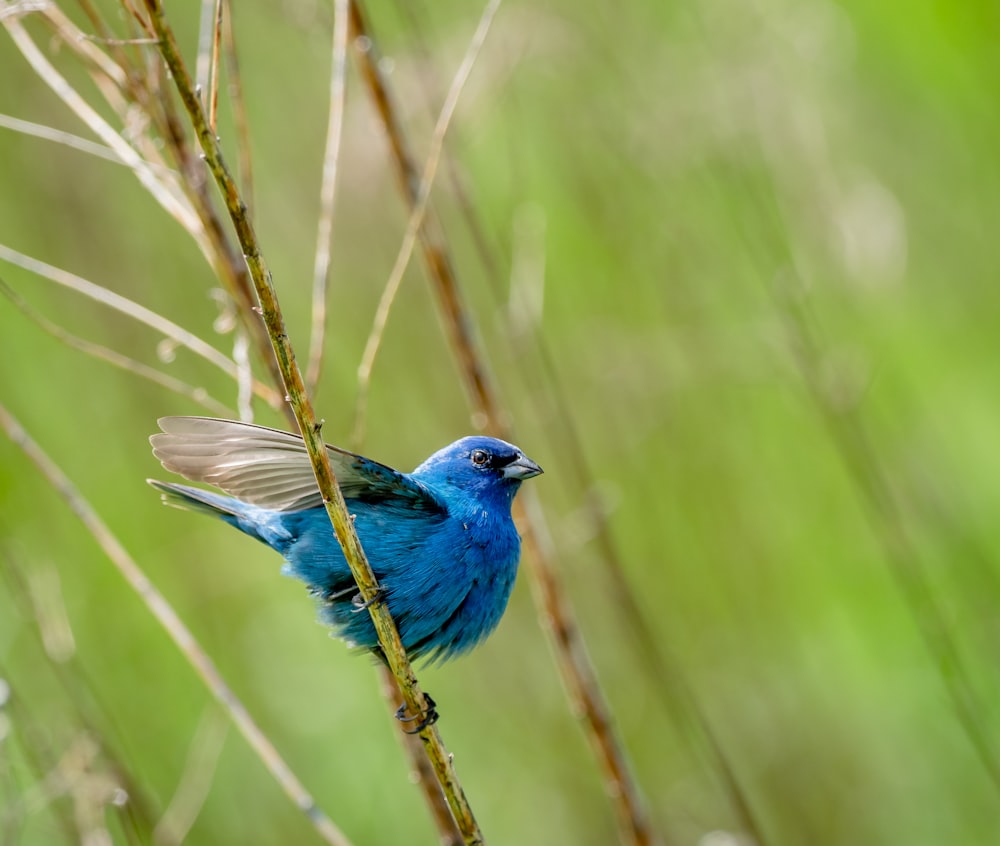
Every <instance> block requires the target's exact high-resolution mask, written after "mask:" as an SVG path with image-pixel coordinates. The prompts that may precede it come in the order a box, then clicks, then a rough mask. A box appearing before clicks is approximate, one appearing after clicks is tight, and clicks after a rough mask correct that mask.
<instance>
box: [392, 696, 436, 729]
mask: <svg viewBox="0 0 1000 846" xmlns="http://www.w3.org/2000/svg"><path fill="white" fill-rule="evenodd" d="M424 701H425V702H426V703H427V710H426V711H423V712H422V713H420V714H414V715H413V716H410V717H408V716H407V715H406V703H405V702H404V703H403V704H402V705H400V706H399V708H398V709H397V710H396V719H397V720H399V721H400V722H401V723H412V722H415V721H417V720H419V721H420V722H419V723H417V725H415V726H414V727H413V728H405V729H403V733H404V734H420V732H422V731H423V730H424V729H425V728H427V727H428V726H432V725H434V723H436V722H437V721H438V718H439V717H440V716H441V715H440V714H439V713H438V712H437V703H436V702H435V701H434V700H433V699H432V698H431V697H430V695H429V694H427V693H425V694H424Z"/></svg>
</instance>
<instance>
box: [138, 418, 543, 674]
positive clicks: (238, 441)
mask: <svg viewBox="0 0 1000 846" xmlns="http://www.w3.org/2000/svg"><path fill="white" fill-rule="evenodd" d="M159 422H160V427H161V429H162V430H163V432H162V433H160V434H156V435H153V436H152V437H151V438H150V441H151V443H152V445H153V453H154V454H155V455H156V457H157V458H159V459H160V461H161V462H162V463H163V466H164V467H165V468H167V469H168V470H171V471H173V472H176V473H179V474H180V475H182V476H184V477H186V478H188V479H191V480H194V481H199V482H207V483H209V484H212V485H215V486H216V487H218V488H221V489H222V490H224V491H226V492H227V493H228V494H232V496H224V495H221V494H217V493H214V492H211V491H206V490H202V489H200V488H193V487H189V486H187V485H177V484H171V483H166V482H158V481H154V480H150V484H152V485H153V486H154V487H156V488H157V489H159V490H160V491H162V492H163V498H164V501H165V502H167V503H169V504H171V505H177V506H179V507H182V508H186V509H190V510H194V511H202V512H206V513H210V514H213V515H215V516H217V517H220V518H221V519H223V520H225V521H226V522H227V523H229V524H230V525H232V526H235V527H236V528H238V529H240V530H241V531H243V532H245V533H246V534H248V535H250V536H251V537H254V538H257V540H259V541H262V542H263V543H265V544H267V545H268V546H270V547H272V548H273V549H275V550H277V551H278V552H279V553H281V555H282V556H283V557H284V558H285V562H286V563H285V567H284V571H285V572H287V573H289V574H291V575H293V576H296V577H297V578H299V579H301V580H302V581H303V582H305V583H306V584H307V585H308V586H309V589H310V591H311V592H312V593H313V594H314V595H316V596H317V597H318V598H319V599H320V601H321V603H322V615H323V618H324V620H325V621H326V622H327V623H329V624H330V625H331V626H332V627H333V628H334V630H335V631H336V632H337V634H338V635H340V636H341V637H343V638H344V639H345V640H347V641H348V642H349V643H351V644H352V645H356V646H359V647H364V648H366V649H369V650H372V651H374V652H376V653H378V652H379V646H378V639H377V637H376V635H375V629H374V626H373V625H372V622H371V619H370V617H369V615H368V614H367V613H358V610H359V609H358V604H357V599H359V597H358V591H357V586H356V585H355V582H354V578H353V577H352V575H351V572H350V569H349V568H348V566H347V562H346V561H345V560H344V556H343V553H342V552H341V549H340V546H339V545H338V543H337V541H336V538H335V537H334V535H333V530H332V528H331V526H330V521H329V518H328V517H327V514H326V510H325V509H324V507H323V503H322V499H321V497H320V494H319V490H318V488H317V487H316V482H315V479H314V477H313V473H312V466H311V464H310V462H309V457H308V455H307V453H306V451H305V446H304V445H303V443H302V440H301V438H300V437H299V436H298V435H292V434H289V433H287V432H280V431H278V430H275V429H268V428H266V427H263V426H254V425H251V424H247V423H239V422H236V421H230V420H215V419H211V418H203V417H165V418H163V419H162V420H160V421H159ZM327 449H328V451H329V455H330V460H331V463H332V465H333V469H334V472H335V473H336V474H337V479H338V482H339V483H340V486H341V489H342V490H343V492H344V497H345V499H346V500H347V505H348V509H349V510H350V512H351V514H353V515H354V521H355V528H356V529H357V532H358V537H359V538H360V540H361V543H362V545H363V546H364V549H365V552H366V554H367V555H368V559H369V561H370V563H371V565H372V569H373V570H374V571H375V575H376V576H377V578H378V580H379V584H380V585H381V587H382V589H383V590H384V596H385V601H386V603H387V604H388V606H389V610H390V612H391V613H392V616H393V619H394V620H395V621H396V625H397V626H398V627H399V633H400V636H401V638H402V641H403V645H404V646H405V647H406V650H407V653H408V654H409V655H410V657H411V658H417V657H426V658H431V659H444V658H451V657H454V656H455V655H459V654H461V653H463V652H466V651H468V650H469V649H471V648H472V647H474V646H475V645H476V644H478V643H479V642H481V641H482V640H483V639H484V638H485V637H486V636H487V635H489V634H490V632H492V631H493V629H494V628H496V625H497V623H499V622H500V617H501V616H502V615H503V612H504V609H505V608H506V606H507V600H508V598H509V597H510V592H511V589H512V588H513V585H514V577H515V575H516V573H517V562H518V558H519V557H520V547H521V542H520V538H519V537H518V534H517V530H516V529H515V527H514V522H513V520H512V519H511V516H510V507H511V502H512V501H513V499H514V495H515V494H516V493H517V490H518V488H519V487H520V485H521V482H522V481H523V480H524V479H527V478H531V477H532V476H537V475H538V474H539V473H541V472H542V470H541V468H540V467H539V466H538V465H537V464H535V463H534V462H533V461H531V460H530V459H528V458H527V457H525V456H524V455H523V453H521V451H520V450H519V449H518V448H517V447H515V446H512V445H511V444H508V443H506V442H504V441H500V440H497V439H495V438H486V437H468V438H462V439H461V440H459V441H456V442H455V443H453V444H451V445H450V446H447V447H445V448H444V449H442V450H440V451H439V452H436V453H435V454H434V455H432V456H431V457H430V458H428V459H427V460H426V461H425V462H424V463H423V464H421V465H420V466H419V467H418V468H417V469H416V470H414V471H413V472H412V473H409V474H407V473H400V472H398V471H396V470H393V469H392V468H390V467H386V466H385V465H383V464H379V463H378V462H375V461H372V460H370V459H367V458H363V457H361V456H358V455H355V454H353V453H349V452H346V451H344V450H340V449H338V448H336V447H327Z"/></svg>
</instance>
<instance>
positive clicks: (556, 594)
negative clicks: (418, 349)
mask: <svg viewBox="0 0 1000 846" xmlns="http://www.w3.org/2000/svg"><path fill="white" fill-rule="evenodd" d="M351 24H352V27H353V32H354V35H355V37H356V41H355V43H358V44H363V45H364V46H365V48H366V49H359V50H357V51H356V54H357V57H358V61H359V65H360V68H361V72H362V77H363V79H364V81H365V84H366V85H367V87H368V90H369V96H370V97H371V99H372V101H373V103H374V104H375V106H376V108H377V110H378V113H379V117H380V119H381V121H382V123H383V125H384V127H385V130H386V134H387V136H388V140H389V144H390V147H391V149H392V154H393V160H394V163H395V165H396V173H397V177H398V182H399V185H400V187H401V190H402V192H403V197H404V200H405V202H406V203H407V205H408V206H409V208H410V209H411V214H412V210H413V209H415V208H416V206H417V203H418V201H419V194H418V189H417V186H418V184H419V181H418V175H417V171H416V168H415V167H414V164H413V162H414V159H413V157H412V155H411V154H410V152H409V149H408V145H407V143H406V139H405V135H404V133H403V130H402V125H401V123H400V121H399V117H398V110H397V109H396V107H395V105H394V102H393V98H392V95H391V92H390V90H389V88H388V83H387V81H386V79H385V78H384V76H383V74H382V72H381V69H380V67H379V64H378V57H377V54H376V51H375V49H374V40H373V38H372V35H371V32H370V30H369V28H368V25H367V22H366V21H365V18H364V13H363V12H362V9H361V6H360V3H359V2H358V0H352V3H351ZM361 39H363V40H361ZM418 236H419V237H418V241H419V243H420V246H421V250H422V253H423V256H424V260H425V262H426V264H427V267H428V271H429V275H430V278H431V281H432V282H433V284H434V289H435V293H436V294H437V299H438V308H439V310H440V312H441V314H442V317H443V319H444V323H445V325H446V327H447V329H448V332H449V341H450V343H451V346H452V350H453V352H454V354H455V357H456V359H457V361H458V364H459V368H460V371H461V373H462V375H463V378H464V381H465V384H466V389H467V391H468V392H469V395H470V398H471V400H472V404H473V407H474V409H475V411H476V413H477V415H478V416H480V417H481V418H482V419H483V420H485V421H486V427H487V429H488V430H489V431H490V432H492V433H494V434H496V435H499V436H501V437H502V436H505V435H508V429H509V427H508V425H507V423H506V420H507V415H506V414H504V413H503V412H502V410H501V407H500V404H499V401H498V399H497V397H496V394H495V393H494V391H493V388H492V384H491V379H490V374H489V370H488V367H487V365H486V362H485V359H484V358H483V356H482V355H481V354H480V353H479V351H478V347H477V345H476V343H475V339H474V337H473V325H474V324H473V321H472V318H471V315H470V314H469V313H468V311H467V309H466V308H465V306H464V304H463V302H462V298H461V294H460V290H459V286H458V281H457V278H456V275H455V272H454V267H453V264H452V261H451V258H450V256H449V253H448V250H447V247H446V245H445V243H444V240H443V238H442V237H441V235H440V227H439V225H438V224H437V221H436V219H435V216H434V215H433V213H432V211H431V210H428V211H427V212H426V213H425V214H424V219H423V222H422V224H421V226H420V229H419V232H418ZM515 505H516V506H517V512H518V515H519V517H521V518H522V519H521V523H522V525H523V533H522V539H523V541H524V560H525V562H526V564H527V569H528V572H529V574H530V576H531V580H532V588H533V594H534V596H535V599H536V603H537V605H538V608H539V616H540V617H541V619H542V620H543V621H545V625H546V628H547V629H548V630H549V632H550V635H551V637H552V640H553V644H554V647H555V653H556V659H557V665H558V667H559V670H560V673H561V675H562V678H563V681H564V683H565V686H566V690H567V692H568V693H569V696H570V698H571V700H572V705H573V708H572V710H573V712H574V713H579V714H581V715H582V718H583V723H584V727H585V729H586V733H587V737H588V739H589V740H590V742H591V745H592V747H593V748H594V751H595V756H596V758H597V760H598V763H599V764H600V766H601V769H602V771H603V772H604V775H605V783H606V789H607V793H608V795H609V797H610V798H611V801H612V802H613V803H614V807H615V811H616V815H617V818H618V823H619V831H620V834H621V838H622V840H623V841H624V842H626V843H632V844H641V846H646V845H647V844H653V843H656V842H657V837H656V835H655V833H654V832H653V830H652V828H651V826H650V824H649V821H648V819H647V816H646V812H645V809H644V803H643V801H642V798H641V795H640V793H639V789H638V787H637V785H636V784H635V782H634V781H633V779H632V776H631V773H630V768H629V764H628V758H627V755H626V754H625V750H624V748H623V747H622V745H621V743H620V741H619V739H618V738H617V736H616V735H615V732H614V730H613V727H612V723H611V715H610V709H609V707H608V704H607V701H606V699H605V697H604V694H603V692H602V690H601V688H600V685H599V683H598V680H597V676H596V673H595V671H594V667H593V664H592V663H591V661H590V659H589V657H588V655H587V653H586V650H585V648H584V645H583V641H582V638H581V636H580V632H579V628H578V626H577V623H576V620H575V618H574V615H573V612H572V607H571V605H570V603H569V600H568V599H567V598H566V595H565V590H564V589H563V587H562V584H561V582H560V580H559V578H558V576H557V574H556V572H555V569H554V567H553V564H552V558H553V556H552V550H551V542H550V541H548V540H547V538H548V532H547V529H546V528H545V523H544V515H543V514H542V512H541V509H540V507H538V505H537V500H536V499H535V497H534V496H533V495H532V493H531V492H530V491H528V492H526V496H522V497H521V498H520V505H518V504H517V503H515Z"/></svg>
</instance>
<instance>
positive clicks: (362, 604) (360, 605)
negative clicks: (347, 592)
mask: <svg viewBox="0 0 1000 846" xmlns="http://www.w3.org/2000/svg"><path fill="white" fill-rule="evenodd" d="M383 599H385V590H383V589H382V588H379V589H378V590H376V591H375V595H374V596H373V597H372V598H371V599H362V598H361V594H360V593H356V594H354V599H352V600H351V605H353V606H354V608H353V610H352V611H351V613H352V614H358V613H360V612H361V611H365V610H367V609H368V608H371V607H372V606H373V605H374V604H375V603H376V602H381V601H382V600H383Z"/></svg>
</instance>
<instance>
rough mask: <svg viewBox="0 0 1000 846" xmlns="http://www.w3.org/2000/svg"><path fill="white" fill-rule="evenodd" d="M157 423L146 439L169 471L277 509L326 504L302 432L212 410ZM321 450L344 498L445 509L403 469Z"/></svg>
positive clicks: (414, 507) (333, 449)
mask: <svg viewBox="0 0 1000 846" xmlns="http://www.w3.org/2000/svg"><path fill="white" fill-rule="evenodd" d="M158 422H159V424H160V428H161V429H162V430H163V431H162V432H160V433H157V434H155V435H153V436H151V437H150V439H149V442H150V443H151V444H152V445H153V455H155V456H156V457H157V458H158V459H159V460H160V463H161V464H163V466H164V467H165V468H166V469H167V470H170V471H171V472H173V473H177V474H179V475H181V476H183V477H184V478H186V479H191V480H192V481H195V482H206V483H208V484H210V485H215V487H217V488H221V489H222V490H224V491H225V492H226V493H228V494H231V495H232V496H235V497H237V498H238V499H241V500H243V501H244V502H249V503H251V504H252V505H259V506H261V507H262V508H270V509H273V510H275V511H301V510H303V509H306V508H313V507H316V506H321V505H323V498H322V496H321V495H320V492H319V488H318V486H317V485H316V477H315V476H314V475H313V469H312V464H311V463H310V461H309V454H308V453H307V452H306V448H305V444H304V443H303V441H302V438H301V436H299V435H293V434H290V433H288V432H282V431H279V430H278V429H269V428H268V427H266V426H256V425H254V424H252V423H241V422H239V421H236V420H218V419H215V418H212V417H162V418H160V420H159V421H158ZM326 450H327V453H328V454H329V456H330V464H331V466H332V467H333V472H334V473H335V474H336V476H337V481H338V482H339V484H340V489H341V490H342V491H343V493H344V497H345V498H346V499H357V500H363V501H365V502H386V501H394V502H395V503H397V504H399V505H401V506H404V507H406V508H411V509H419V510H422V511H431V512H444V511H446V510H447V507H446V505H445V504H444V503H443V502H442V501H441V500H440V499H439V498H438V497H437V496H435V495H434V493H433V492H431V491H430V490H429V489H428V488H426V487H425V486H424V485H422V484H420V483H419V482H417V481H416V480H414V479H412V478H410V477H409V476H407V475H406V474H404V473H400V472H398V471H397V470H393V469H392V468H391V467H386V466H385V465H384V464H379V463H378V462H377V461H372V460H371V459H368V458H364V457H363V456H360V455H355V454H354V453H352V452H347V451H346V450H342V449H338V448H337V447H334V446H329V445H327V448H326Z"/></svg>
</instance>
